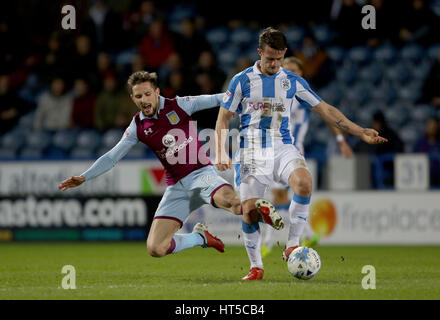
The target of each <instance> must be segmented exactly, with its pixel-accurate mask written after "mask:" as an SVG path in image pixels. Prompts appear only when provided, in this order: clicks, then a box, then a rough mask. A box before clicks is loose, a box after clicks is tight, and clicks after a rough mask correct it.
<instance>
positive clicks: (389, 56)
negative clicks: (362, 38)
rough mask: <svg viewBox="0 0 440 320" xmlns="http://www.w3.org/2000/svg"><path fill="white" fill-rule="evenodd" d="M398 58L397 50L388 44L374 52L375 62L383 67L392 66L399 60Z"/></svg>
mask: <svg viewBox="0 0 440 320" xmlns="http://www.w3.org/2000/svg"><path fill="white" fill-rule="evenodd" d="M397 56H398V52H397V50H396V48H394V47H393V46H391V45H388V44H386V45H382V46H380V47H378V48H377V49H376V50H374V52H373V59H374V60H375V62H377V63H381V64H383V65H390V64H392V63H394V62H395V61H396V59H397Z"/></svg>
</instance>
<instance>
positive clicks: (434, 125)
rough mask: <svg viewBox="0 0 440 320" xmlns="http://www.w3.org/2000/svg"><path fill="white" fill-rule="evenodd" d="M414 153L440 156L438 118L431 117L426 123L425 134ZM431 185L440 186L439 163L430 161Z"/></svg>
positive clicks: (439, 123)
mask: <svg viewBox="0 0 440 320" xmlns="http://www.w3.org/2000/svg"><path fill="white" fill-rule="evenodd" d="M414 152H423V153H430V154H433V153H436V154H437V155H440V122H439V119H438V118H435V117H431V118H429V119H428V120H427V121H426V125H425V134H424V135H423V136H422V137H421V138H420V139H419V140H418V141H417V143H416V144H415V146H414ZM429 175H430V184H431V186H434V185H435V186H440V166H439V162H438V161H435V160H434V159H433V158H431V159H430V169H429Z"/></svg>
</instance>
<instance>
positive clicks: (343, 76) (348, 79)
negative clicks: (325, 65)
mask: <svg viewBox="0 0 440 320" xmlns="http://www.w3.org/2000/svg"><path fill="white" fill-rule="evenodd" d="M357 76H358V74H357V68H355V67H354V66H353V65H351V64H346V65H344V66H343V67H341V68H339V69H337V70H336V79H337V80H338V81H340V82H341V83H343V84H347V85H351V84H353V82H355V81H356V79H357Z"/></svg>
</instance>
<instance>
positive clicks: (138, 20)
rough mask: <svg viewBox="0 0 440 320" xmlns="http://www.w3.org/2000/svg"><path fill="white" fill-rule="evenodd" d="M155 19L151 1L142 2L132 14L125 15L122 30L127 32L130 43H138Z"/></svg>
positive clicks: (155, 13)
mask: <svg viewBox="0 0 440 320" xmlns="http://www.w3.org/2000/svg"><path fill="white" fill-rule="evenodd" d="M156 18H157V12H156V7H155V5H154V2H153V1H151V0H147V1H142V2H141V3H140V5H139V7H138V8H136V10H135V11H134V12H130V13H129V14H127V15H126V16H125V18H124V29H126V30H128V32H129V37H130V39H131V43H133V44H134V43H139V42H140V41H141V40H142V37H143V36H144V35H145V34H147V33H148V30H149V28H150V24H151V23H152V22H153V20H155V19H156Z"/></svg>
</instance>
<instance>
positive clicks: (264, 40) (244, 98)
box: [216, 28, 386, 280]
mask: <svg viewBox="0 0 440 320" xmlns="http://www.w3.org/2000/svg"><path fill="white" fill-rule="evenodd" d="M286 51H287V41H286V37H285V35H284V34H283V33H282V32H281V31H279V30H276V29H273V28H267V29H265V30H263V31H262V32H261V34H260V37H259V44H258V54H259V55H260V57H261V60H259V61H257V62H256V63H255V64H254V66H252V67H250V68H248V69H246V70H244V71H242V72H240V73H238V74H237V75H235V76H234V77H233V78H232V80H231V82H230V84H229V88H228V91H227V92H226V96H225V99H224V100H223V101H222V104H221V108H220V111H219V115H218V119H217V124H216V133H217V135H218V137H222V135H223V136H224V133H222V132H224V131H227V129H228V126H229V121H230V119H231V118H232V116H233V115H234V114H235V113H237V114H239V116H240V143H239V144H240V148H239V155H238V159H239V161H240V172H239V175H238V177H239V180H240V181H239V182H238V184H239V192H240V199H241V201H242V208H243V221H242V230H243V240H244V243H245V247H246V251H247V254H248V257H249V260H250V264H251V269H250V272H249V274H248V275H246V276H245V277H244V278H243V280H259V279H262V278H263V275H264V269H263V262H262V258H261V233H260V227H259V223H258V215H257V214H255V213H254V212H255V208H256V207H255V200H256V199H258V198H261V197H263V195H264V193H265V192H266V189H267V188H268V187H270V186H271V185H272V184H273V182H274V181H275V182H281V183H283V184H288V185H289V186H290V187H291V188H292V189H293V192H294V195H293V199H292V200H291V202H290V206H289V218H290V226H289V234H288V239H287V243H286V249H285V250H284V252H283V256H284V257H288V256H289V255H290V253H291V252H292V251H293V250H294V249H295V248H296V247H298V245H299V240H300V237H301V235H302V233H303V230H304V227H305V224H306V223H307V219H308V215H309V207H310V197H311V193H312V178H311V176H310V172H309V170H308V168H307V164H306V161H305V159H304V157H303V155H302V154H301V153H300V152H299V150H298V149H297V148H296V147H295V146H294V145H293V137H292V133H291V132H292V130H291V124H290V116H291V107H292V104H293V103H294V100H295V99H296V100H297V101H298V102H299V103H301V104H302V105H304V106H306V107H307V108H308V109H310V110H311V111H314V112H316V113H317V114H318V115H320V116H321V117H322V118H323V119H324V121H325V122H327V123H330V124H332V125H333V126H336V127H337V128H339V129H340V130H342V131H343V132H347V133H350V134H353V135H356V136H358V137H359V138H361V139H362V140H363V141H365V142H367V143H370V144H378V143H384V142H386V139H384V138H382V137H380V136H379V133H378V132H377V131H375V130H373V129H365V128H361V127H359V126H358V125H356V124H355V123H353V122H351V121H350V120H349V119H347V118H346V117H345V116H344V115H343V114H342V113H341V112H340V111H339V110H338V109H336V108H335V107H333V106H331V105H329V104H327V103H326V102H324V101H322V99H321V98H320V97H319V96H317V95H316V94H315V93H314V92H313V91H312V90H311V89H310V87H309V85H308V83H307V82H306V81H305V80H304V79H303V78H301V77H300V76H298V75H296V74H294V73H293V72H290V71H288V70H285V69H284V68H281V65H282V63H283V59H284V55H285V53H286ZM216 156H217V157H218V159H216V166H217V168H218V169H219V170H220V171H223V170H226V169H229V168H231V167H232V161H231V159H230V158H229V156H228V154H227V153H226V151H225V148H224V144H223V141H222V140H220V143H219V144H218V150H217V153H216Z"/></svg>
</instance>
